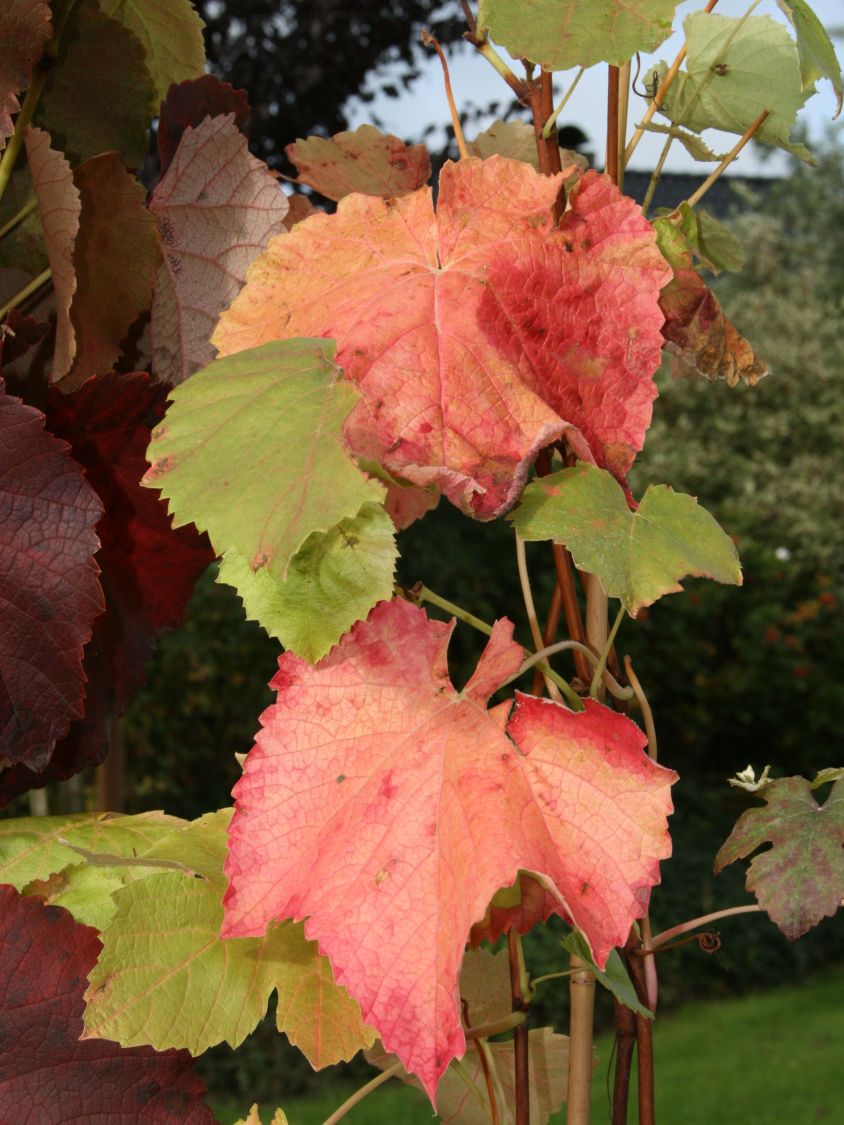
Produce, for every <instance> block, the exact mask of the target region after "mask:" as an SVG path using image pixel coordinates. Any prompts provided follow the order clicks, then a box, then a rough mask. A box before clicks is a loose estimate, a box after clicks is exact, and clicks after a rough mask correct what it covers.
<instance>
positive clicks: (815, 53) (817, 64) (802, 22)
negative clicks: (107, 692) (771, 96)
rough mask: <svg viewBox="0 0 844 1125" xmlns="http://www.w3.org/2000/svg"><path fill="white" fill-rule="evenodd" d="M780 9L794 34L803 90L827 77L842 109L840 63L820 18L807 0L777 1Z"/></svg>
mask: <svg viewBox="0 0 844 1125" xmlns="http://www.w3.org/2000/svg"><path fill="white" fill-rule="evenodd" d="M777 3H778V4H779V6H780V10H781V11H783V12H785V14H786V15H787V16H788V18H789V20H790V21H791V24H792V26H793V27H794V30H795V32H796V34H797V53H798V55H799V56H800V80H801V82H802V83H803V89H804V90H807V89H809V88H810V87H811V86H812V84H813V83H814V82H816V81H817V80H818V79H819V78H828V79H829V81H830V82H831V83H832V87H833V89H834V90H835V100H836V101H837V103H838V108H837V109H836V111H835V116H836V117H837V116H838V115H839V113H840V112H841V103H842V80H841V64H840V63H839V61H838V58H837V57H836V54H835V48H834V47H833V45H832V41H831V40H830V38H829V36H828V35H827V33H826V29H825V28H824V26H823V24H822V23H821V21H820V20H819V19H818V17H817V16H816V15H815V13H814V12H813V11H812V9H811V8H810V7H809V5H808V4H807V3H806V0H777Z"/></svg>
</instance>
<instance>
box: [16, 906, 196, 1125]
mask: <svg viewBox="0 0 844 1125" xmlns="http://www.w3.org/2000/svg"><path fill="white" fill-rule="evenodd" d="M99 949H100V942H99V940H98V938H97V932H96V930H94V929H92V928H91V927H89V926H83V925H81V924H80V923H78V922H74V920H73V918H72V917H71V915H70V914H69V913H68V912H67V911H66V910H62V909H61V908H60V907H57V906H44V905H43V903H41V902H40V901H39V900H38V899H37V898H33V897H23V896H21V895H19V894H18V893H17V892H16V891H15V890H14V888H12V887H9V886H3V887H0V1025H2V1027H3V1058H2V1064H0V1119H2V1120H4V1121H16V1122H21V1123H22V1125H36V1123H37V1125H63V1123H65V1122H67V1121H74V1122H79V1123H80V1125H84V1123H86V1122H89V1123H90V1125H94V1123H96V1125H118V1123H120V1125H133V1123H136V1125H142V1123H143V1125H212V1123H213V1121H214V1117H213V1115H212V1113H211V1111H210V1109H208V1107H207V1106H206V1105H205V1104H204V1103H203V1101H202V1096H203V1094H204V1092H205V1090H204V1087H203V1085H202V1083H201V1081H200V1080H199V1078H198V1077H197V1076H196V1074H195V1073H194V1069H193V1060H192V1059H191V1057H190V1055H189V1054H188V1053H187V1051H168V1052H166V1053H159V1052H156V1051H153V1050H151V1049H150V1048H148V1047H136V1048H134V1049H131V1050H126V1049H124V1048H123V1047H120V1046H119V1045H118V1044H116V1043H107V1042H80V1041H79V1035H80V1032H81V1031H82V1008H83V1000H82V994H83V992H84V989H85V979H86V977H87V976H88V973H89V972H90V970H91V968H92V967H93V965H94V962H95V961H96V959H97V954H98V952H99Z"/></svg>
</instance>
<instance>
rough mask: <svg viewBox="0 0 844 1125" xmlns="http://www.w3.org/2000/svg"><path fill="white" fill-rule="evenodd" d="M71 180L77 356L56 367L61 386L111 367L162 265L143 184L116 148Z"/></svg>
mask: <svg viewBox="0 0 844 1125" xmlns="http://www.w3.org/2000/svg"><path fill="white" fill-rule="evenodd" d="M73 179H74V183H75V185H76V188H77V189H78V191H79V196H80V199H81V205H82V210H81V215H80V218H79V233H78V234H77V237H76V244H75V247H74V250H73V262H74V265H75V269H76V292H75V293H74V296H73V301H72V303H71V306H70V319H71V322H72V325H73V331H74V335H75V340H76V355H75V358H74V360H73V363H72V365H71V367H70V370H69V371H68V372H67V374H66V375H64V376H61V377H60V378H57V375H56V372H55V371H54V373H53V381H54V382H58V384H59V385H60V386H61V389H62V390H63V391H65V392H67V391H73V390H77V389H78V388H79V387H81V386H82V384H83V383H84V382H85V380H86V379H88V378H89V377H90V376H91V375H102V374H105V373H107V372H109V371H111V369H112V367H113V366H114V364H115V362H116V361H117V359H118V358H119V356H120V355H121V343H122V342H123V341H124V340H125V337H126V334H127V332H128V330H129V328H130V326H131V325H132V324H133V323H134V322H135V321H136V320H137V318H138V317H139V316H140V315H141V314H142V313H143V312H146V311H147V310H148V309H149V307H150V302H151V301H152V292H153V286H154V284H155V275H156V272H157V270H158V267H159V265H160V263H161V247H160V245H159V241H158V231H157V229H156V225H155V220H154V219H153V217H152V216H151V215H150V213H149V211H148V210H147V209H146V206H145V203H144V200H145V195H146V192H145V190H144V187H143V185H142V184H140V183H139V182H138V180H137V179H136V178H135V177H134V176H131V175H129V173H128V172H127V171H126V169H125V168H124V167H123V163H122V161H121V160H120V157H119V156H118V154H117V153H116V152H106V153H103V154H102V155H101V156H93V157H91V158H90V159H89V160H86V161H85V163H84V164H82V165H81V166H80V167H79V168H77V169H76V171H75V172H74V174H73ZM127 262H131V268H128V269H127Z"/></svg>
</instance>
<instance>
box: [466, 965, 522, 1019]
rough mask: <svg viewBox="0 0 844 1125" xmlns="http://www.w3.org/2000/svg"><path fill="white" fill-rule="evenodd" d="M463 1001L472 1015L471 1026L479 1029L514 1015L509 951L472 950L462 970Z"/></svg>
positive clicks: (470, 1016)
mask: <svg viewBox="0 0 844 1125" xmlns="http://www.w3.org/2000/svg"><path fill="white" fill-rule="evenodd" d="M460 998H461V1000H462V1001H464V1002H465V1004H466V1007H467V1009H468V1011H469V1024H470V1026H471V1027H479V1026H480V1025H481V1024H484V1023H493V1022H495V1021H497V1020H501V1019H504V1018H505V1016H509V1015H510V1013H511V1012H512V1011H513V997H512V993H511V991H510V959H509V957H508V956H507V951H506V949H502V950H499V952H498V953H491V952H490V951H489V950H488V949H470V950H469V951H468V952H467V953H466V954H465V956H464V957H463V965H462V967H461V969H460Z"/></svg>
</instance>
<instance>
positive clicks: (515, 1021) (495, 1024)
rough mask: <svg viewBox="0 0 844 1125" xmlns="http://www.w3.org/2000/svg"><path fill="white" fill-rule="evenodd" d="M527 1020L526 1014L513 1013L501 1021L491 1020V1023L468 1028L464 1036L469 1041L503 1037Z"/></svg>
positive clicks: (503, 1017)
mask: <svg viewBox="0 0 844 1125" xmlns="http://www.w3.org/2000/svg"><path fill="white" fill-rule="evenodd" d="M526 1020H527V1013H526V1012H511V1013H510V1014H509V1016H502V1017H501V1019H500V1020H491V1021H490V1022H489V1023H479V1024H478V1025H477V1027H468V1028H466V1031H465V1032H464V1035H465V1037H466V1039H467V1040H474V1039H489V1037H490V1035H501V1034H502V1033H503V1032H505V1031H512V1030H513V1029H514V1028H516V1027H520V1026H521V1025H522V1024H523V1023H524V1022H525V1021H526Z"/></svg>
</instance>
